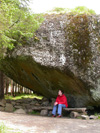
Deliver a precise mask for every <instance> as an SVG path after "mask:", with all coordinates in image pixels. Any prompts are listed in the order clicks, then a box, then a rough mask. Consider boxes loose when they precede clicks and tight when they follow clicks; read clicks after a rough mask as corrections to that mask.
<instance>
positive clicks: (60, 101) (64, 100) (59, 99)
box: [56, 94, 68, 108]
mask: <svg viewBox="0 0 100 133" xmlns="http://www.w3.org/2000/svg"><path fill="white" fill-rule="evenodd" d="M56 102H57V103H58V104H65V105H66V108H67V107H68V103H67V98H66V96H65V95H64V94H63V95H62V96H59V95H58V96H57V98H56Z"/></svg>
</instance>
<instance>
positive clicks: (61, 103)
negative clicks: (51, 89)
mask: <svg viewBox="0 0 100 133" xmlns="http://www.w3.org/2000/svg"><path fill="white" fill-rule="evenodd" d="M57 107H58V116H57V117H61V115H62V108H67V107H68V103H67V98H66V96H65V95H64V94H63V91H62V90H59V91H58V96H57V98H56V101H55V103H54V107H53V110H52V114H53V117H55V116H56V110H57Z"/></svg>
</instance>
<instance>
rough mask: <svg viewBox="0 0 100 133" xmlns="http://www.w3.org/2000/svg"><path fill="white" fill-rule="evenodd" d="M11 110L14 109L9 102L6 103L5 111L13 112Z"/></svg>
mask: <svg viewBox="0 0 100 133" xmlns="http://www.w3.org/2000/svg"><path fill="white" fill-rule="evenodd" d="M13 110H14V107H13V105H12V104H10V103H6V107H5V111H7V112H13Z"/></svg>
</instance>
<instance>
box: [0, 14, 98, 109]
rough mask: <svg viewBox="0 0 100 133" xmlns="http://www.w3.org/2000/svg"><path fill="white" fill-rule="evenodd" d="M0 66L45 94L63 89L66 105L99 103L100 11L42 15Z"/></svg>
mask: <svg viewBox="0 0 100 133" xmlns="http://www.w3.org/2000/svg"><path fill="white" fill-rule="evenodd" d="M0 69H1V70H2V71H4V72H5V74H6V75H8V76H9V77H10V78H12V79H13V80H14V81H16V82H17V83H19V84H21V85H23V86H25V87H27V88H29V89H31V90H34V92H37V93H39V94H41V95H44V96H46V97H48V98H51V97H54V98H56V96H57V91H58V90H59V89H63V90H64V91H65V95H66V96H67V98H68V103H69V107H84V106H88V105H93V106H98V105H100V15H98V16H97V15H92V16H88V15H66V14H63V15H62V14H58V15H57V14H52V15H45V21H44V22H43V24H42V25H41V26H40V28H39V29H38V30H37V31H36V33H35V36H34V37H33V38H32V39H30V41H28V42H27V45H22V46H17V47H16V48H15V49H14V50H13V51H10V52H9V53H8V56H7V57H6V58H5V59H3V60H1V61H0Z"/></svg>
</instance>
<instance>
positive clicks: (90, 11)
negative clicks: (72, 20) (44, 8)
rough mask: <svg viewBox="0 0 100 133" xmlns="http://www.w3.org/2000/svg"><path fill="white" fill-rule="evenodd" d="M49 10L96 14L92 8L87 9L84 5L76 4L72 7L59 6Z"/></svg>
mask: <svg viewBox="0 0 100 133" xmlns="http://www.w3.org/2000/svg"><path fill="white" fill-rule="evenodd" d="M50 12H56V13H69V14H88V15H90V14H96V13H95V11H94V10H92V9H88V8H87V7H85V6H78V7H75V8H73V9H69V8H61V7H55V8H54V9H53V10H52V11H50Z"/></svg>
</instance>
